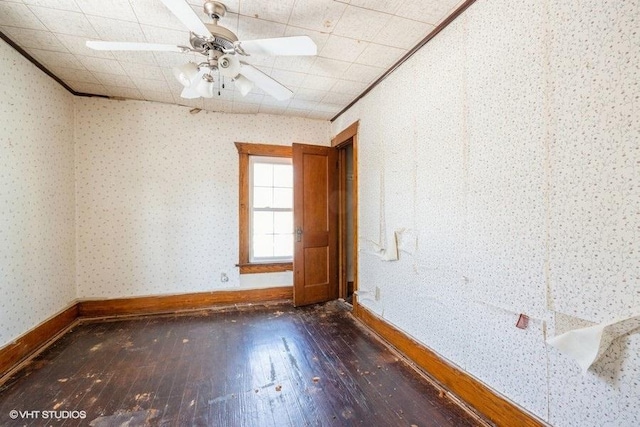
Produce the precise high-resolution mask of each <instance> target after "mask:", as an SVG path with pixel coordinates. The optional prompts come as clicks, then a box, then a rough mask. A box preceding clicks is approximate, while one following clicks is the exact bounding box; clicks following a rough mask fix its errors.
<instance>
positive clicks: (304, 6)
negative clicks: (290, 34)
mask: <svg viewBox="0 0 640 427" xmlns="http://www.w3.org/2000/svg"><path fill="white" fill-rule="evenodd" d="M346 7H347V5H346V4H344V3H339V2H336V1H331V2H324V1H314V2H309V1H297V2H296V5H295V6H294V7H293V11H292V12H291V17H290V18H289V25H292V26H294V27H300V28H306V29H309V30H315V31H321V32H325V33H331V32H332V31H333V30H334V28H335V26H336V23H337V22H338V20H339V19H340V17H341V16H342V14H343V12H344V10H345V9H346Z"/></svg>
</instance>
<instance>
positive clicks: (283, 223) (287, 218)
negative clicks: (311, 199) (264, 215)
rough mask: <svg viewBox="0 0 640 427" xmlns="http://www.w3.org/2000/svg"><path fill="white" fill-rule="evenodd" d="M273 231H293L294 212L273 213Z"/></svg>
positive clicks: (289, 232)
mask: <svg viewBox="0 0 640 427" xmlns="http://www.w3.org/2000/svg"><path fill="white" fill-rule="evenodd" d="M273 215H274V217H273V232H274V233H276V234H291V233H293V212H274V213H273Z"/></svg>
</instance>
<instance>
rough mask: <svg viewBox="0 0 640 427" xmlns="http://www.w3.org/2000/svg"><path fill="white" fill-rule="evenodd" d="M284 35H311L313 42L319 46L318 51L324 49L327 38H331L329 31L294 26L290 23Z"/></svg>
mask: <svg viewBox="0 0 640 427" xmlns="http://www.w3.org/2000/svg"><path fill="white" fill-rule="evenodd" d="M284 35H285V36H286V37H294V36H307V37H310V38H311V40H313V42H314V43H315V44H316V46H317V47H318V52H320V51H321V50H322V48H323V47H324V45H325V44H326V43H327V40H328V39H329V34H327V33H321V32H320V31H313V30H307V29H304V28H298V27H292V26H290V25H289V26H287V28H285V30H284Z"/></svg>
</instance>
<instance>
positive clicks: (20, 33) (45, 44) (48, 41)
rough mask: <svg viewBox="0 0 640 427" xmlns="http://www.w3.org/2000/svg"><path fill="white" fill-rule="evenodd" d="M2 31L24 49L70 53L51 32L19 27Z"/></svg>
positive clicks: (4, 28) (3, 28)
mask: <svg viewBox="0 0 640 427" xmlns="http://www.w3.org/2000/svg"><path fill="white" fill-rule="evenodd" d="M1 29H2V32H4V33H5V34H6V35H8V36H9V38H10V39H11V40H13V41H14V42H15V43H17V44H18V45H20V46H21V47H23V48H35V49H42V50H53V51H56V52H68V51H69V50H68V49H67V48H66V47H64V45H63V44H62V43H60V40H58V39H57V38H56V36H54V35H53V33H51V32H49V31H42V30H32V29H29V28H18V27H1Z"/></svg>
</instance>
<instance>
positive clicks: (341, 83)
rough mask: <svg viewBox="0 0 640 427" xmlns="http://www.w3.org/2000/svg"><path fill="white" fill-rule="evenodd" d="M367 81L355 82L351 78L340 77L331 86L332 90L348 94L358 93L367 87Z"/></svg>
mask: <svg viewBox="0 0 640 427" xmlns="http://www.w3.org/2000/svg"><path fill="white" fill-rule="evenodd" d="M367 86H368V84H367V83H359V82H353V81H349V80H343V79H339V80H336V83H335V84H334V85H333V88H331V90H332V92H338V93H345V94H348V95H358V94H360V93H362V92H364V90H365V89H366V88H367Z"/></svg>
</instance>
